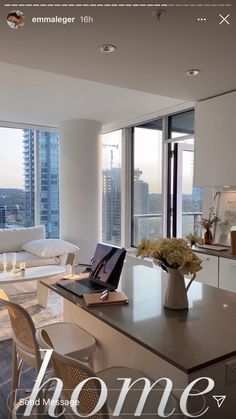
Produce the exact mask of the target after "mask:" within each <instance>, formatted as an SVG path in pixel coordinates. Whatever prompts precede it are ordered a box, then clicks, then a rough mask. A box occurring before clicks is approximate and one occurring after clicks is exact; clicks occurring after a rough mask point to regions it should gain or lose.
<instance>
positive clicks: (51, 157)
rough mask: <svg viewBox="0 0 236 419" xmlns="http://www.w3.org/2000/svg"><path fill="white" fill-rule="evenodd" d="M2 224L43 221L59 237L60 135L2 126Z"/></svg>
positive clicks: (26, 223)
mask: <svg viewBox="0 0 236 419" xmlns="http://www.w3.org/2000/svg"><path fill="white" fill-rule="evenodd" d="M0 147H1V154H0V224H1V228H12V227H14V228H17V227H21V226H25V227H28V226H32V225H34V224H39V223H40V224H44V225H45V230H46V235H47V237H59V178H58V169H59V168H58V135H57V133H56V132H52V131H47V130H41V129H23V128H22V129H21V128H19V129H15V128H0Z"/></svg>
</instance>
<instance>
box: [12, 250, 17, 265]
mask: <svg viewBox="0 0 236 419" xmlns="http://www.w3.org/2000/svg"><path fill="white" fill-rule="evenodd" d="M12 266H13V269H14V268H15V267H16V253H13V256H12Z"/></svg>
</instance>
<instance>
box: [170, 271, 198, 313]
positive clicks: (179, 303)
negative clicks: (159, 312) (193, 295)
mask: <svg viewBox="0 0 236 419" xmlns="http://www.w3.org/2000/svg"><path fill="white" fill-rule="evenodd" d="M167 269H168V274H167V276H168V277H167V281H168V282H167V289H166V295H165V302H164V307H166V308H169V309H172V310H184V309H187V308H188V295H187V291H188V288H189V286H190V284H191V283H192V280H193V279H194V278H193V279H192V280H191V281H190V284H189V286H188V287H186V286H185V281H184V276H183V275H182V274H181V273H180V272H179V271H178V269H173V268H167Z"/></svg>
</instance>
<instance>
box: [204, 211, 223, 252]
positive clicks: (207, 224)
mask: <svg viewBox="0 0 236 419" xmlns="http://www.w3.org/2000/svg"><path fill="white" fill-rule="evenodd" d="M219 221H220V218H219V217H217V216H216V215H215V212H214V208H213V207H211V208H209V215H208V218H202V221H201V226H202V227H204V228H205V229H206V231H205V233H204V244H212V243H213V235H212V232H211V227H213V225H215V224H216V223H218V222H219Z"/></svg>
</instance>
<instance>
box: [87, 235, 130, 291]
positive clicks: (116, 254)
mask: <svg viewBox="0 0 236 419" xmlns="http://www.w3.org/2000/svg"><path fill="white" fill-rule="evenodd" d="M125 255H126V250H125V249H124V248H121V247H114V246H109V245H108V244H103V243H98V244H97V247H96V250H95V253H94V256H93V258H92V262H91V278H94V279H98V280H99V281H102V282H108V283H109V284H111V285H114V286H115V287H117V286H118V283H119V279H120V274H121V271H122V268H123V264H124V260H125Z"/></svg>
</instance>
